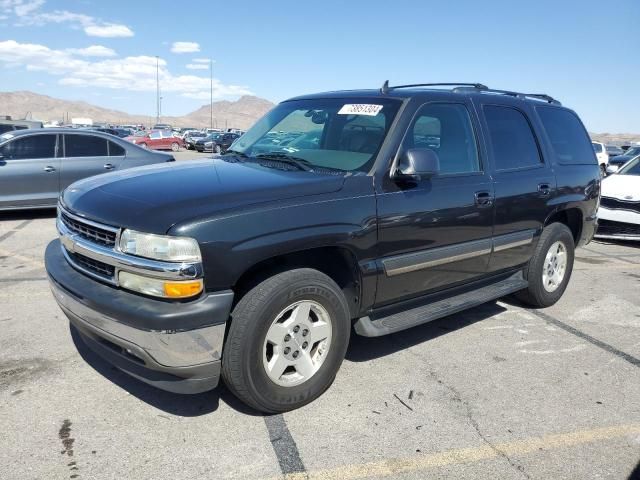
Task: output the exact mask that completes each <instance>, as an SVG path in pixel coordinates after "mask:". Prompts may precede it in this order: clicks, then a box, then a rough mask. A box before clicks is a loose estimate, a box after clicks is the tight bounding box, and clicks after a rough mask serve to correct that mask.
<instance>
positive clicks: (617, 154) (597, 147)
mask: <svg viewBox="0 0 640 480" xmlns="http://www.w3.org/2000/svg"><path fill="white" fill-rule="evenodd" d="M591 145H593V150H594V151H595V152H596V158H597V159H598V165H600V171H601V172H602V175H603V176H605V175H607V173H613V172H616V171H617V170H618V169H619V168H620V167H621V166H622V165H624V164H625V163H626V162H627V161H629V160H631V159H632V158H634V157H635V156H636V155H639V154H640V145H631V146H628V147H625V148H622V147H618V146H617V145H606V144H604V143H602V142H596V141H592V142H591Z"/></svg>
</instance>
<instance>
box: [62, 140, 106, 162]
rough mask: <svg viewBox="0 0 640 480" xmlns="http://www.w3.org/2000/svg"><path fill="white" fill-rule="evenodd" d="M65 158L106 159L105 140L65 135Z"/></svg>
mask: <svg viewBox="0 0 640 480" xmlns="http://www.w3.org/2000/svg"><path fill="white" fill-rule="evenodd" d="M64 148H65V150H64V156H65V157H106V156H107V155H108V152H107V139H105V138H101V137H95V136H93V135H65V136H64Z"/></svg>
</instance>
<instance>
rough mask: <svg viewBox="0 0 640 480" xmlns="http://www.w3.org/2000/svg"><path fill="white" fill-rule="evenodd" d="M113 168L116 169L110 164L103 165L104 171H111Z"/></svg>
mask: <svg viewBox="0 0 640 480" xmlns="http://www.w3.org/2000/svg"><path fill="white" fill-rule="evenodd" d="M114 168H116V167H115V165H113V164H112V163H105V164H104V169H105V170H113V169H114Z"/></svg>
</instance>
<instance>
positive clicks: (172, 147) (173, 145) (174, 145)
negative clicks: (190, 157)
mask: <svg viewBox="0 0 640 480" xmlns="http://www.w3.org/2000/svg"><path fill="white" fill-rule="evenodd" d="M171 150H173V151H174V152H177V151H179V150H180V145H179V144H178V143H176V142H173V143H172V144H171Z"/></svg>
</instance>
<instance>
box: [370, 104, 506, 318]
mask: <svg viewBox="0 0 640 480" xmlns="http://www.w3.org/2000/svg"><path fill="white" fill-rule="evenodd" d="M476 131H478V124H477V121H476V119H475V117H474V116H473V115H472V113H471V109H470V106H469V105H468V104H466V103H463V102H461V103H441V102H437V103H427V104H425V105H423V106H422V107H421V108H420V109H418V111H417V113H416V115H415V116H414V118H413V120H412V123H411V124H410V126H409V129H408V131H407V134H406V135H405V137H404V139H403V141H402V144H401V147H400V151H399V155H402V154H403V152H404V151H406V150H408V149H411V148H429V149H432V150H433V151H434V152H436V153H437V154H438V157H439V160H440V172H439V174H438V175H435V176H433V177H431V178H426V179H425V178H423V179H422V180H420V181H418V182H416V183H415V184H412V185H409V184H401V183H397V182H394V181H393V180H392V179H391V178H390V176H389V175H386V176H385V178H384V179H383V181H382V184H381V187H380V189H379V191H377V192H376V194H377V202H378V229H379V230H378V238H379V249H380V251H379V254H380V263H381V265H380V269H381V274H380V277H379V282H378V290H377V291H378V293H377V295H376V305H377V306H383V305H385V304H389V303H392V302H394V301H398V300H404V299H409V298H411V297H417V296H420V295H422V294H425V293H431V292H435V291H437V290H441V289H444V288H447V287H450V286H455V285H458V284H462V283H465V282H469V281H472V280H474V279H477V278H478V277H480V276H482V275H484V274H485V273H486V271H487V265H488V262H489V257H490V253H491V245H492V243H491V235H492V228H493V202H492V198H493V185H492V181H491V178H490V176H489V174H488V172H487V169H486V168H485V165H484V163H485V162H484V161H483V157H484V155H482V154H481V149H480V148H479V142H478V139H477V136H476V133H475V132H476Z"/></svg>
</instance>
